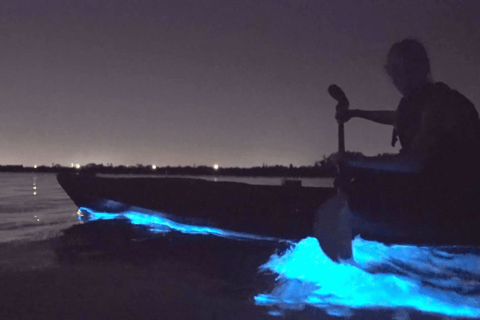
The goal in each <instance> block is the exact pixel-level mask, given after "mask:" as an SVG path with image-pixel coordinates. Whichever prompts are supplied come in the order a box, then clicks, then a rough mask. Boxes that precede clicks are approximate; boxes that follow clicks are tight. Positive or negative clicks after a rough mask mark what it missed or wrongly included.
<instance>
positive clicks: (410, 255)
mask: <svg viewBox="0 0 480 320" xmlns="http://www.w3.org/2000/svg"><path fill="white" fill-rule="evenodd" d="M473 251H474V250H473V249H472V248H470V249H469V248H460V247H450V248H434V247H415V246H400V245H395V246H386V245H383V244H381V243H378V242H373V241H365V240H363V239H361V238H359V237H357V238H356V239H355V240H354V241H353V254H354V257H355V261H354V262H353V263H352V262H351V263H347V262H342V263H335V262H333V261H331V260H330V259H329V258H328V257H327V256H326V255H325V254H324V253H323V252H322V251H321V249H320V247H319V245H318V242H317V240H316V239H314V238H306V239H304V240H302V241H300V242H299V243H297V244H296V245H294V246H293V247H292V248H291V249H289V250H288V251H286V252H285V253H284V254H282V255H278V254H275V255H273V256H272V257H271V258H270V260H269V261H268V262H267V263H266V264H264V265H263V266H261V267H260V270H261V271H273V272H275V273H277V274H278V277H277V282H278V285H277V286H276V288H275V289H274V290H273V291H272V292H270V293H268V294H260V295H257V296H256V297H255V303H256V304H258V305H266V306H271V307H273V309H274V311H276V313H277V314H281V311H283V310H289V309H290V310H299V309H300V310H301V309H303V308H305V307H306V306H311V307H316V308H321V309H324V310H325V311H326V312H327V313H328V314H330V315H336V316H348V315H350V314H351V313H352V311H355V310H358V309H398V308H412V309H416V310H419V311H422V312H427V313H433V314H442V315H447V316H454V317H470V318H475V317H480V268H478V267H479V266H480V257H479V256H478V255H476V254H475V253H474V252H473ZM274 313H275V312H274ZM274 313H272V314H274Z"/></svg>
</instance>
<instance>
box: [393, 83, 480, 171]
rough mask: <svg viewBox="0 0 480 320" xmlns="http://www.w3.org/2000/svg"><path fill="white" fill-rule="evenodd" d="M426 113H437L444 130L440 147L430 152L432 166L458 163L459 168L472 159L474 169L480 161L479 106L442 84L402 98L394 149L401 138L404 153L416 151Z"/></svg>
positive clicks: (430, 86) (397, 114) (439, 135)
mask: <svg viewBox="0 0 480 320" xmlns="http://www.w3.org/2000/svg"><path fill="white" fill-rule="evenodd" d="M427 108H429V110H428V111H427ZM424 112H433V113H434V116H435V118H436V119H438V124H439V128H441V129H439V130H438V131H437V134H438V137H437V139H436V140H437V145H436V146H434V147H433V148H431V149H432V150H430V152H431V154H430V155H429V156H430V158H431V160H432V161H431V162H432V163H435V164H436V165H440V166H447V165H448V166H451V165H453V164H454V162H455V161H457V164H456V166H457V165H462V163H461V162H462V161H463V159H462V158H465V157H469V158H470V159H471V160H466V161H467V163H471V164H472V165H473V162H474V161H473V159H480V119H479V116H478V112H477V110H476V109H475V106H474V105H473V103H472V102H471V101H470V100H468V99H467V98H466V97H465V96H463V95H462V94H461V93H459V92H458V91H456V90H452V89H450V88H449V87H448V86H447V85H446V84H444V83H441V82H437V83H434V84H433V83H432V84H427V85H425V86H423V87H422V88H420V89H419V90H417V91H416V92H415V93H414V94H412V95H411V96H409V97H404V98H402V100H401V101H400V104H399V106H398V108H397V111H396V123H395V126H394V130H393V134H392V146H395V143H396V141H397V138H398V139H399V140H400V144H401V146H402V149H401V151H400V152H401V153H408V152H410V151H411V150H412V143H413V141H414V139H415V137H416V136H417V134H418V133H419V130H420V129H421V126H422V125H423V123H422V117H423V115H424ZM460 160H462V161H460ZM476 165H477V166H478V163H477V164H476Z"/></svg>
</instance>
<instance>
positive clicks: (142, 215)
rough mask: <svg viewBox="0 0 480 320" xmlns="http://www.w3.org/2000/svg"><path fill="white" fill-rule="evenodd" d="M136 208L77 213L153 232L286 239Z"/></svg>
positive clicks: (251, 238) (85, 217)
mask: <svg viewBox="0 0 480 320" xmlns="http://www.w3.org/2000/svg"><path fill="white" fill-rule="evenodd" d="M136 209H138V210H136ZM136 209H135V208H134V209H132V210H128V211H124V212H120V213H106V212H97V211H95V210H92V209H89V208H85V207H81V208H79V211H78V212H77V215H78V219H79V220H80V221H83V220H85V219H86V220H88V221H95V220H110V219H118V218H126V219H128V220H129V221H130V222H131V223H132V224H135V225H143V226H147V227H149V228H150V231H152V232H155V233H165V232H169V231H172V230H175V231H179V232H182V233H188V234H202V235H214V236H218V237H222V238H229V239H235V240H264V241H286V240H281V239H277V238H272V237H264V236H258V235H253V234H248V233H242V232H235V231H228V230H223V229H219V228H213V227H207V226H197V225H188V224H183V223H179V222H175V221H172V220H170V219H167V218H166V217H165V216H163V215H162V214H161V213H158V212H141V211H139V210H141V209H140V208H136Z"/></svg>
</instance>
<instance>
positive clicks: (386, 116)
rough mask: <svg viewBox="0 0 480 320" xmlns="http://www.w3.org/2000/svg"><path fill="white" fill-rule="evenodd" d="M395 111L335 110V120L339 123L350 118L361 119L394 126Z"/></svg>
mask: <svg viewBox="0 0 480 320" xmlns="http://www.w3.org/2000/svg"><path fill="white" fill-rule="evenodd" d="M396 117H397V115H396V112H395V111H366V110H358V109H354V110H348V109H347V110H344V109H341V110H337V113H336V114H335V119H337V121H339V122H347V121H348V120H350V119H351V118H362V119H366V120H370V121H373V122H376V123H380V124H386V125H391V126H393V125H395V121H396Z"/></svg>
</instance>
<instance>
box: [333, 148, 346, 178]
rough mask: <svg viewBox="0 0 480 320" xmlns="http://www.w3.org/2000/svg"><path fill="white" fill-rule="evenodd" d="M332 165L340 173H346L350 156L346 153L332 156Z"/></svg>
mask: <svg viewBox="0 0 480 320" xmlns="http://www.w3.org/2000/svg"><path fill="white" fill-rule="evenodd" d="M331 159H332V163H333V165H334V166H335V167H337V169H338V170H339V172H340V173H341V172H342V171H345V170H346V168H347V167H348V155H347V154H345V153H338V152H337V153H335V154H333V155H332V158H331Z"/></svg>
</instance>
